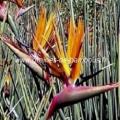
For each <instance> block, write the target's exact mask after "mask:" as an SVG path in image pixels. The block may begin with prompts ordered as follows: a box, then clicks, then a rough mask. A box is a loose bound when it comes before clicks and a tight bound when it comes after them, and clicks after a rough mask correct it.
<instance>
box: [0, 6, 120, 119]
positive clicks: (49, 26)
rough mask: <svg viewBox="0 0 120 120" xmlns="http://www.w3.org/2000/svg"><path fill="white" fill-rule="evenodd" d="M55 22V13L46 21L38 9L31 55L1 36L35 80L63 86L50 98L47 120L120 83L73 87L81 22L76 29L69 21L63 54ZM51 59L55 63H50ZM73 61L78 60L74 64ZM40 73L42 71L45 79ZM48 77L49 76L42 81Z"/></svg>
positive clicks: (78, 70)
mask: <svg viewBox="0 0 120 120" xmlns="http://www.w3.org/2000/svg"><path fill="white" fill-rule="evenodd" d="M57 22H58V21H57V19H56V14H55V13H54V12H52V13H51V14H50V15H49V18H48V20H47V17H46V9H45V8H44V7H42V8H41V9H40V15H39V19H38V24H37V26H36V31H35V35H34V38H33V47H32V48H29V49H31V52H29V51H28V49H26V46H24V45H22V44H21V45H20V43H19V44H18V41H16V42H13V40H12V39H11V37H9V36H8V35H1V40H2V41H3V42H4V43H5V44H6V45H7V46H8V47H9V48H10V49H11V50H12V51H13V52H14V53H15V54H16V55H17V56H18V57H19V58H21V59H22V60H24V63H25V64H26V65H27V66H28V67H29V68H30V69H32V70H33V71H34V72H36V74H37V75H38V76H40V77H43V78H44V80H46V81H47V83H48V84H49V85H50V82H51V81H50V80H51V79H50V80H49V78H50V77H52V76H53V75H54V76H56V77H58V78H59V79H60V80H61V81H62V82H63V84H64V87H63V89H62V90H61V91H60V92H59V93H57V94H56V95H55V96H54V97H53V98H52V101H51V103H50V105H49V108H48V111H47V114H46V120H48V119H49V118H50V117H51V116H52V115H53V113H54V112H55V110H57V109H59V108H62V107H65V106H68V105H71V104H74V103H77V102H80V101H82V100H85V99H88V98H90V97H93V96H96V95H98V94H100V93H103V92H106V91H109V90H112V89H113V88H117V87H119V86H120V83H114V84H110V85H104V86H96V87H93V86H83V85H79V86H76V85H75V82H76V80H77V78H78V77H79V75H80V74H81V71H82V64H81V61H80V59H81V57H82V44H83V40H84V35H85V32H84V31H85V30H84V21H83V20H82V19H81V18H80V19H78V22H77V25H76V24H75V21H74V19H72V18H70V22H69V28H68V37H67V39H68V40H67V45H66V50H64V49H63V42H62V40H61V36H60V34H59V31H58V28H57ZM21 46H22V47H21ZM49 51H51V52H52V55H51V54H49ZM51 57H52V58H55V59H56V60H55V61H51ZM41 58H42V60H43V62H44V63H45V65H47V66H49V69H45V68H44V65H41V64H40V61H41ZM61 58H62V59H61ZM74 59H77V62H75V61H74ZM42 71H44V73H45V74H44V75H43V74H42ZM48 74H49V75H50V76H49V77H45V75H48Z"/></svg>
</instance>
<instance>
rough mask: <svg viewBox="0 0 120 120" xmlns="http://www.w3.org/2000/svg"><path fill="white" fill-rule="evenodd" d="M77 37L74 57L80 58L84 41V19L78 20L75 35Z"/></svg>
mask: <svg viewBox="0 0 120 120" xmlns="http://www.w3.org/2000/svg"><path fill="white" fill-rule="evenodd" d="M75 36H76V37H75V39H74V43H73V44H74V45H73V47H72V50H71V52H72V54H71V56H72V58H78V56H79V53H80V50H81V46H82V43H83V36H84V23H83V20H82V19H79V21H78V27H77V28H76V35H75Z"/></svg>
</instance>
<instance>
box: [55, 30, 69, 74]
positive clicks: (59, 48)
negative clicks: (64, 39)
mask: <svg viewBox="0 0 120 120" xmlns="http://www.w3.org/2000/svg"><path fill="white" fill-rule="evenodd" d="M56 44H57V45H56V48H57V49H56V50H57V53H58V58H59V62H60V63H61V64H62V67H63V69H64V72H65V73H66V75H67V76H70V67H69V64H68V62H67V59H66V58H65V54H64V51H63V47H62V43H61V40H60V36H59V33H58V31H57V29H56Z"/></svg>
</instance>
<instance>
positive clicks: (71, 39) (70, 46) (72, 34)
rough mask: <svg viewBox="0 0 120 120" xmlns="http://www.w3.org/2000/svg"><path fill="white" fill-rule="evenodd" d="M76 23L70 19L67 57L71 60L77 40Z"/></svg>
mask: <svg viewBox="0 0 120 120" xmlns="http://www.w3.org/2000/svg"><path fill="white" fill-rule="evenodd" d="M75 29H76V27H75V21H74V20H73V19H72V18H71V19H70V27H69V30H68V31H69V33H68V47H67V56H68V59H70V58H71V53H72V51H73V44H74V39H75Z"/></svg>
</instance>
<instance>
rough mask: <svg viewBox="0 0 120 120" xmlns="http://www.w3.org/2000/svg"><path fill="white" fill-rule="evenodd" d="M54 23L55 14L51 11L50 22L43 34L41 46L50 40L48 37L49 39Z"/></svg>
mask: <svg viewBox="0 0 120 120" xmlns="http://www.w3.org/2000/svg"><path fill="white" fill-rule="evenodd" d="M54 23H55V14H54V13H51V14H50V17H49V19H48V22H47V24H46V28H45V31H44V34H43V36H42V41H41V46H42V47H44V46H45V45H46V42H47V41H48V39H49V37H50V35H51V33H52V30H53V26H54V25H53V24H54Z"/></svg>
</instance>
